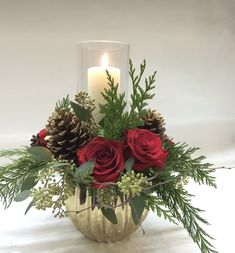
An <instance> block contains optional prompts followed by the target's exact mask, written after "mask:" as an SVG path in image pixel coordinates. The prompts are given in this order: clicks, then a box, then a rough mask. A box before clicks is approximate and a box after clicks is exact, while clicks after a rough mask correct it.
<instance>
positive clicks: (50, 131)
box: [31, 92, 165, 163]
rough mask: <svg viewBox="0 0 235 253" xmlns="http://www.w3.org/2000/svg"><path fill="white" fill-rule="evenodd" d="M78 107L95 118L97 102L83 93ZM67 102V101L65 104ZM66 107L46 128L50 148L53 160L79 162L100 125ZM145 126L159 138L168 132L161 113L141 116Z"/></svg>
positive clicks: (34, 140) (58, 110) (57, 110)
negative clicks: (86, 120) (82, 152)
mask: <svg viewBox="0 0 235 253" xmlns="http://www.w3.org/2000/svg"><path fill="white" fill-rule="evenodd" d="M75 101H76V103H77V104H78V105H79V106H81V107H82V108H84V109H86V110H87V111H88V112H89V113H91V114H92V111H93V110H94V108H95V106H94V101H93V100H91V99H90V97H89V96H88V94H87V93H86V92H80V93H78V94H77V95H76V97H75ZM65 102H66V100H65ZM67 102H68V103H67V104H66V103H65V104H63V103H62V104H60V105H57V107H56V108H55V111H54V112H53V113H52V115H51V116H50V117H49V119H48V122H47V125H46V133H47V137H46V140H47V147H48V148H49V149H50V150H51V152H52V153H53V155H54V157H55V158H57V159H61V160H69V161H73V162H75V163H76V162H77V150H78V149H79V148H80V147H82V146H83V145H85V144H86V143H88V142H89V141H90V140H91V139H92V138H93V137H94V135H95V134H96V133H95V132H97V129H98V127H99V126H98V125H97V124H96V123H95V121H94V119H91V121H90V122H84V121H82V120H80V119H79V118H78V117H77V116H76V114H75V113H74V111H73V110H72V108H71V107H70V106H69V101H67ZM141 119H142V120H143V122H144V124H143V126H141V127H140V128H144V129H148V130H150V131H152V132H154V133H156V134H158V135H160V136H163V134H164V132H165V127H164V126H165V121H164V119H163V117H162V116H161V114H160V113H158V112H156V111H153V110H148V111H146V113H145V114H144V115H142V116H141ZM31 141H32V143H31V145H32V146H35V145H40V144H38V143H39V142H38V138H37V136H33V138H32V140H31Z"/></svg>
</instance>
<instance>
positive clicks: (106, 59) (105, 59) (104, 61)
mask: <svg viewBox="0 0 235 253" xmlns="http://www.w3.org/2000/svg"><path fill="white" fill-rule="evenodd" d="M108 65H109V57H108V54H107V53H104V54H103V56H102V58H101V66H102V67H108Z"/></svg>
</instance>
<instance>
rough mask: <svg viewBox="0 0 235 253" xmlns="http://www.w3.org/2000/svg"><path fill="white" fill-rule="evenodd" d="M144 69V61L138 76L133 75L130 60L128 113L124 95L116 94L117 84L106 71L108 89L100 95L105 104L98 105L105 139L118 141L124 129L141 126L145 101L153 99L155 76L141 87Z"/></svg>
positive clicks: (133, 70) (147, 79)
mask: <svg viewBox="0 0 235 253" xmlns="http://www.w3.org/2000/svg"><path fill="white" fill-rule="evenodd" d="M145 68H146V62H145V61H144V62H143V63H142V64H141V65H140V74H139V75H136V74H135V68H134V67H133V63H132V61H131V60H130V71H129V74H130V77H131V80H132V89H133V93H132V95H131V102H130V108H131V110H130V112H127V110H126V107H127V102H126V101H125V93H121V94H119V93H118V84H115V83H114V79H113V78H112V76H111V75H110V74H109V72H108V71H107V79H108V88H107V89H104V91H103V92H102V93H101V94H102V96H103V97H104V99H105V102H106V103H105V104H103V105H100V112H101V113H103V114H104V119H103V120H102V126H103V135H104V137H105V138H107V139H120V138H121V137H122V135H123V131H124V130H125V129H132V128H136V127H137V126H140V125H142V124H143V121H142V120H141V119H140V115H141V114H142V113H144V111H145V107H146V106H147V101H148V100H150V99H152V98H153V97H154V94H151V91H152V90H153V89H154V88H155V86H154V82H155V75H156V72H154V74H153V75H151V76H149V77H148V78H146V79H145V85H144V88H142V86H141V84H140V83H141V81H142V77H143V74H144V71H145Z"/></svg>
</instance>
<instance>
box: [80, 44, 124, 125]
mask: <svg viewBox="0 0 235 253" xmlns="http://www.w3.org/2000/svg"><path fill="white" fill-rule="evenodd" d="M128 61H129V45H128V44H126V43H122V42H116V41H81V42H78V84H77V90H79V91H80V90H82V91H86V92H88V94H89V95H90V96H91V98H92V99H95V105H96V109H95V111H94V116H95V119H96V121H99V120H100V119H101V118H102V115H99V104H103V103H104V102H105V100H104V98H103V96H102V95H101V92H103V91H104V89H105V88H108V80H107V73H106V71H108V72H109V74H110V75H111V76H112V78H113V79H114V81H115V84H118V91H119V92H121V93H122V92H125V94H126V98H127V97H128V93H129V92H128V64H129V63H128Z"/></svg>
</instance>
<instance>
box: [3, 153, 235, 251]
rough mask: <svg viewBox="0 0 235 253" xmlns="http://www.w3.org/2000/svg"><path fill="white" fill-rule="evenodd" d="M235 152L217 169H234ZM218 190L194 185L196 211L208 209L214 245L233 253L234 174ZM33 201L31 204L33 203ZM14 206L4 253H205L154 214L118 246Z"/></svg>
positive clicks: (7, 215)
mask: <svg viewBox="0 0 235 253" xmlns="http://www.w3.org/2000/svg"><path fill="white" fill-rule="evenodd" d="M234 154H235V151H234V150H229V151H225V152H223V153H220V154H214V155H213V156H211V157H209V159H210V161H212V162H214V163H215V164H216V165H218V166H220V165H221V164H223V165H234V164H235V156H234ZM216 177H217V184H218V189H216V190H215V189H211V188H209V187H206V186H200V187H199V186H197V185H196V184H194V183H190V184H189V185H188V189H189V191H190V192H192V193H193V194H195V195H196V197H195V198H194V199H193V204H194V205H195V206H198V207H201V208H202V209H204V210H205V213H204V214H203V215H204V217H206V218H207V220H208V221H209V222H210V223H211V226H208V227H206V230H207V231H208V232H209V233H210V234H211V235H212V236H214V237H215V238H216V241H214V242H213V244H214V245H215V246H216V248H217V250H218V251H219V252H220V253H233V252H235V249H234V246H233V245H234V243H233V240H234V228H235V219H234V213H235V205H234V192H235V186H234V181H235V180H234V179H235V171H234V170H218V171H217V172H216ZM29 201H30V200H29ZM29 201H25V202H21V203H13V204H12V206H11V207H10V208H9V209H8V210H3V207H2V206H0V252H1V253H39V252H40V253H47V252H48V253H49V252H56V253H75V252H76V253H77V252H79V253H83V252H89V253H93V252H95V253H106V252H107V253H121V252H128V253H138V252H149V253H150V252H151V253H199V252H200V251H199V249H198V248H197V245H196V244H194V243H193V242H192V240H191V238H190V237H189V236H188V234H187V232H186V231H185V230H184V229H183V228H182V227H181V226H176V225H174V224H171V223H169V222H167V221H165V220H163V218H159V217H157V216H156V215H155V214H154V213H149V215H148V217H147V219H146V220H145V222H144V223H143V228H144V230H145V232H146V233H145V235H143V234H142V231H141V229H139V230H137V231H136V232H135V233H134V234H132V236H131V237H130V238H127V239H125V240H123V241H121V242H117V243H110V244H105V243H96V242H94V241H91V240H89V239H87V238H85V237H84V236H83V235H82V234H81V233H80V232H78V231H77V230H76V229H75V227H74V226H73V225H72V223H71V222H70V220H69V219H57V218H54V217H53V215H52V214H51V212H50V210H48V211H45V212H43V211H37V210H34V209H31V210H30V211H29V213H28V214H27V215H24V211H25V209H26V207H27V206H28V202H29Z"/></svg>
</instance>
